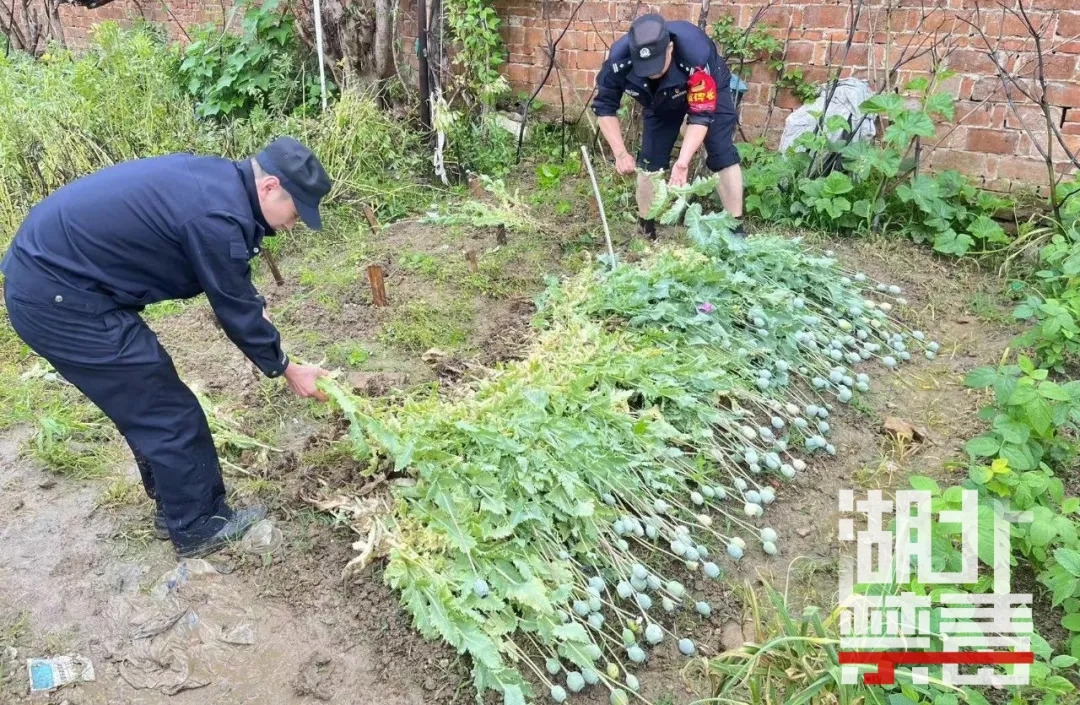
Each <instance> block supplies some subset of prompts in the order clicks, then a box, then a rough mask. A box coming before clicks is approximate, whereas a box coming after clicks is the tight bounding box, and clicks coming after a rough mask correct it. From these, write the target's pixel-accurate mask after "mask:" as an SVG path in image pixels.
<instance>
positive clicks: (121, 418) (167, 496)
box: [4, 273, 231, 548]
mask: <svg viewBox="0 0 1080 705" xmlns="http://www.w3.org/2000/svg"><path fill="white" fill-rule="evenodd" d="M12 279H13V277H12V276H11V274H10V273H9V276H8V278H7V281H6V282H5V286H4V300H5V303H6V304H7V312H8V317H9V318H10V320H11V325H12V327H13V328H14V329H15V332H16V333H18V334H19V337H20V338H22V339H23V341H24V342H25V343H26V344H27V345H29V346H30V347H31V348H32V349H33V350H34V352H36V353H37V354H38V355H40V356H41V357H43V358H45V359H46V360H48V361H49V362H50V363H51V364H52V366H53V367H54V368H55V369H56V371H57V373H59V374H60V375H61V376H63V377H64V379H66V380H67V381H69V382H71V383H72V384H73V385H75V387H77V388H78V389H79V390H80V391H81V392H82V393H83V394H84V395H86V397H87V398H89V399H90V401H92V402H93V403H94V404H96V405H97V406H98V408H100V409H101V410H102V411H103V412H104V413H105V415H106V416H108V417H109V419H110V420H112V422H113V423H114V424H116V428H117V429H118V430H119V431H120V433H121V434H122V435H123V436H124V438H125V439H126V440H127V442H128V445H129V446H130V447H131V450H132V453H133V454H134V456H135V460H136V462H137V463H138V466H139V472H140V474H141V475H142V481H143V486H144V487H145V488H146V492H147V494H148V495H149V496H150V497H151V498H152V499H155V500H157V501H159V502H160V504H161V506H162V507H163V509H164V512H165V518H166V523H167V525H168V527H169V534H170V536H171V538H172V540H173V543H174V544H176V545H177V546H178V547H180V548H186V547H188V546H191V545H193V544H196V543H198V542H199V541H201V540H202V539H204V538H206V537H208V536H210V535H211V534H213V533H214V532H215V531H216V530H217V529H219V528H220V527H221V525H222V523H223V521H224V520H225V519H227V518H228V516H229V515H230V514H231V512H230V510H229V509H228V507H227V505H226V503H225V484H224V481H223V480H222V477H221V468H220V465H219V463H218V457H217V450H216V449H215V447H214V440H213V437H212V436H211V434H210V426H209V424H208V423H207V420H206V415H205V414H204V413H203V410H202V407H201V406H200V404H199V400H198V399H197V398H196V396H195V395H194V393H192V391H191V390H190V389H188V387H187V386H186V385H185V384H184V383H183V382H182V381H181V380H180V377H179V375H177V373H176V368H175V366H174V365H173V361H172V358H170V357H169V354H168V353H167V352H166V351H165V349H164V348H163V347H162V346H161V343H160V342H159V341H158V338H157V335H156V334H155V333H154V332H153V331H152V330H150V328H149V327H147V325H146V323H145V322H144V321H143V320H142V317H141V316H140V315H139V313H138V312H137V311H136V310H134V309H124V308H119V307H117V305H116V303H115V302H113V300H112V299H111V298H109V297H107V296H104V295H101V294H96V293H92V292H86V291H81V290H76V289H72V288H69V287H66V286H64V285H61V284H58V283H56V282H55V281H53V280H52V279H51V278H45V277H41V278H38V277H24V276H16V277H14V279H15V281H13V280H12Z"/></svg>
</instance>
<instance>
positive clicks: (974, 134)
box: [967, 127, 1019, 154]
mask: <svg viewBox="0 0 1080 705" xmlns="http://www.w3.org/2000/svg"><path fill="white" fill-rule="evenodd" d="M1018 139H1019V134H1018V133H1017V132H1015V131H1011V130H1010V131H1006V130H992V129H986V128H981V127H973V128H971V129H969V130H968V133H967V149H968V150H969V151H971V152H980V153H990V154H1013V153H1015V152H1016V143H1017V141H1018Z"/></svg>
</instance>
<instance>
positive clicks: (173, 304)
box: [142, 300, 191, 321]
mask: <svg viewBox="0 0 1080 705" xmlns="http://www.w3.org/2000/svg"><path fill="white" fill-rule="evenodd" d="M190 305H191V304H190V302H188V301H178V300H170V301H160V302H158V303H156V304H151V305H149V306H147V307H146V309H145V310H144V311H143V314H142V315H143V318H145V319H146V320H148V321H159V320H161V319H163V318H170V317H172V316H178V315H180V314H181V313H183V312H184V311H185V310H186V309H187V307H188V306H190Z"/></svg>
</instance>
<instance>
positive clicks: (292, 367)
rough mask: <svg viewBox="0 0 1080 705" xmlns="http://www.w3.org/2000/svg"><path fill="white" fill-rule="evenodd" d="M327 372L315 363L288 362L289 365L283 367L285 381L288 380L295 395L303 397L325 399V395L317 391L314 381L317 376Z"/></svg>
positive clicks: (324, 375) (316, 379)
mask: <svg viewBox="0 0 1080 705" xmlns="http://www.w3.org/2000/svg"><path fill="white" fill-rule="evenodd" d="M329 374H330V373H329V372H327V371H326V370H324V369H322V368H321V367H316V366H315V365H301V364H298V363H296V362H290V363H289V366H288V367H286V368H285V381H286V382H288V384H289V389H291V390H292V391H293V393H294V394H296V395H297V396H300V397H304V398H305V399H317V400H318V401H326V400H327V396H326V395H325V394H323V393H322V392H321V391H319V388H318V387H317V386H315V383H316V381H318V379H319V377H326V376H327V375H329Z"/></svg>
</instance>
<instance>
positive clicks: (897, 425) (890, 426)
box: [881, 416, 924, 441]
mask: <svg viewBox="0 0 1080 705" xmlns="http://www.w3.org/2000/svg"><path fill="white" fill-rule="evenodd" d="M881 428H882V430H884V431H885V432H886V433H888V434H891V435H893V436H896V437H897V438H899V439H900V440H904V441H921V440H922V439H923V435H924V434H923V433H922V432H921V431H920V430H919V429H917V428H915V426H914V425H912V423H911V422H910V421H907V420H905V419H901V418H898V417H896V416H886V417H885V423H883V424H882V425H881Z"/></svg>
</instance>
